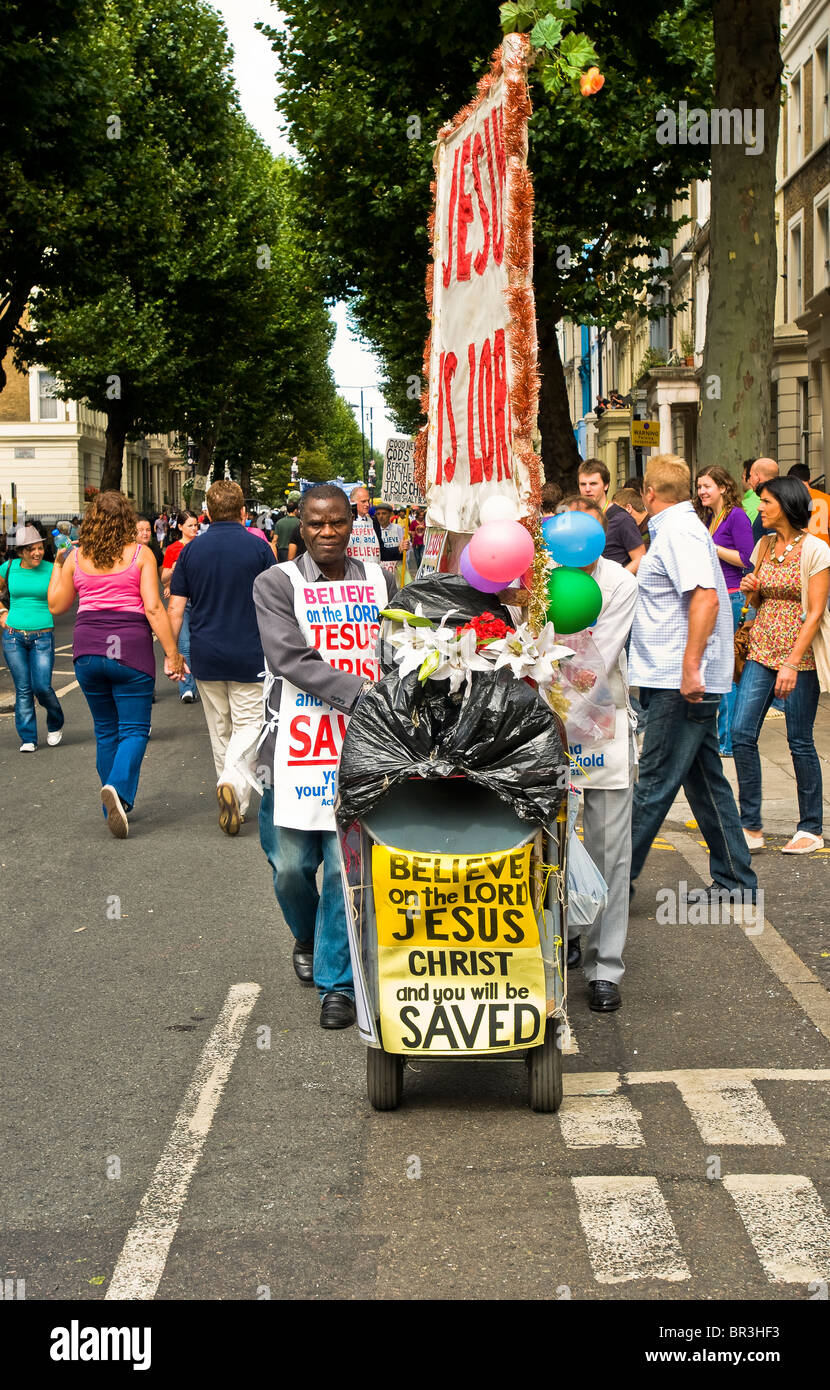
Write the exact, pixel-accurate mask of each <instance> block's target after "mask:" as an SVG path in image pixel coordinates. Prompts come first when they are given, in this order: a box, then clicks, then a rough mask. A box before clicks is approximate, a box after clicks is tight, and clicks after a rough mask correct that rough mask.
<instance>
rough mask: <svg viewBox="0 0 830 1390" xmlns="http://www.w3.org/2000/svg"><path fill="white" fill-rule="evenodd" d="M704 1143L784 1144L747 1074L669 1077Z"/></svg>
mask: <svg viewBox="0 0 830 1390" xmlns="http://www.w3.org/2000/svg"><path fill="white" fill-rule="evenodd" d="M672 1080H673V1081H674V1084H675V1085H676V1086H677V1089H678V1090H679V1092H680V1094H681V1096H682V1097H683V1099H684V1101H685V1102H686V1106H687V1108H688V1110H689V1112H690V1114H691V1116H692V1119H693V1120H694V1122H695V1124H696V1125H697V1127H698V1129H699V1130H700V1137H701V1139H702V1140H703V1142H704V1143H705V1144H783V1143H784V1136H783V1134H782V1133H781V1131H780V1129H779V1128H778V1126H777V1125H776V1123H775V1121H774V1120H773V1118H772V1115H771V1114H770V1113H769V1110H768V1109H767V1107H766V1106H765V1104H764V1102H763V1100H762V1099H761V1097H760V1095H759V1094H758V1092H757V1090H756V1089H755V1087H754V1085H753V1084H752V1082H751V1081H750V1080H749V1078H748V1077H745V1076H741V1077H733V1076H729V1074H728V1073H727V1075H726V1076H725V1077H724V1076H718V1075H707V1073H706V1072H705V1071H697V1072H695V1071H690V1072H678V1073H677V1074H676V1075H675V1076H673V1077H672Z"/></svg>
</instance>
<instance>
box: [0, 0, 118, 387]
mask: <svg viewBox="0 0 830 1390" xmlns="http://www.w3.org/2000/svg"><path fill="white" fill-rule="evenodd" d="M99 21H100V14H99V7H98V6H95V5H92V4H91V3H84V0H52V3H50V4H49V5H37V4H35V5H33V4H31V3H30V0H5V2H4V4H3V6H2V8H1V9H0V93H2V103H3V108H4V119H3V120H2V135H1V136H0V189H2V196H1V197H0V391H2V390H3V388H4V386H5V384H6V374H5V371H4V370H3V366H2V363H3V359H4V358H5V355H6V353H7V352H8V350H9V348H10V347H11V345H12V342H13V339H14V336H15V331H16V329H17V326H18V324H19V322H20V320H21V318H22V317H23V314H24V311H25V308H26V305H27V303H28V301H29V298H30V296H31V293H32V290H33V288H34V286H35V285H37V284H42V283H44V282H45V281H46V280H47V279H48V278H49V276H50V274H51V271H52V262H53V259H54V247H55V244H56V236H59V223H60V217H61V213H62V211H63V208H64V206H65V204H66V203H67V202H71V201H72V200H74V199H78V198H80V197H83V196H84V190H85V189H86V188H87V187H88V184H89V181H90V166H89V163H88V158H87V155H88V149H89V145H90V141H91V139H92V134H93V130H94V129H95V127H96V126H100V128H103V126H104V122H105V118H106V111H107V107H106V102H105V101H104V99H103V93H102V90H101V85H100V82H99V80H98V72H99V69H98V64H99V62H100V60H101V59H102V57H103V54H102V50H101V40H100V32H99V29H98V25H99Z"/></svg>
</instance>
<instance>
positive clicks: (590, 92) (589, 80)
mask: <svg viewBox="0 0 830 1390" xmlns="http://www.w3.org/2000/svg"><path fill="white" fill-rule="evenodd" d="M604 85H605V78H604V77H603V75H602V73H601V72H600V70H599V68H589V69H588V71H587V72H583V74H582V76H581V77H580V79H579V90H580V91H581V93H582V95H583V96H584V97H592V96H594V94H595V93H596V92H598V91H599V89H600V87H603V86H604Z"/></svg>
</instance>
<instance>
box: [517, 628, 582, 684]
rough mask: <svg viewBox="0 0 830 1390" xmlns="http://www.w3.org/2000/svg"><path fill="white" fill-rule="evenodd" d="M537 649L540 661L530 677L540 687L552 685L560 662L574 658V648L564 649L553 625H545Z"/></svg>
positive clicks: (538, 639)
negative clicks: (558, 640)
mask: <svg viewBox="0 0 830 1390" xmlns="http://www.w3.org/2000/svg"><path fill="white" fill-rule="evenodd" d="M536 649H537V651H538V653H539V656H538V660H537V661H536V664H535V666H534V667H533V670H532V671H529V672H528V675H529V676H530V677H531V678H532V679H533V680H535V682H536V684H537V685H539V686H546V685H550V684H551V683H552V682H553V679H554V675H555V671H556V666H557V664H558V662H560V661H564V660H565V659H566V658H567V657H569V656H573V654H574V652H573V648H572V647H563V646H562V645H561V644H560V643H559V642H557V641H556V630H555V628H554V626H553V623H545V626H544V627H543V628H542V631H541V632H540V633H539V636H538V637H537V638H536Z"/></svg>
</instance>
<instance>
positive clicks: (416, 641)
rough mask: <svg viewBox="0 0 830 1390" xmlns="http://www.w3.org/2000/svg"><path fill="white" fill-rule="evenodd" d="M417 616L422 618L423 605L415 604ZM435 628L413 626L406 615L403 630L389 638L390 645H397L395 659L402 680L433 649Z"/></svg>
mask: <svg viewBox="0 0 830 1390" xmlns="http://www.w3.org/2000/svg"><path fill="white" fill-rule="evenodd" d="M414 616H415V617H416V618H422V617H423V616H424V613H423V605H422V604H420V603H417V604H416V605H415V614H414ZM434 636H435V630H434V628H431V627H423V626H421V625H418V626H413V625H412V624H411V623H408V622H407V620H406V618H405V617H402V620H401V630H400V632H396V633H395V634H394V635H393V636H392V637H390V638H389V639H388V641H389V645H390V647H396V648H397V651H396V652H395V656H394V660H395V663H396V665H397V666H398V675H399V676H400V678H401V680H403V678H404V676H408V675H409V673H410V671H416V670H417V669H418V667H419V666H420V665H421V663H422V661H423V660H424V657H425V656H426V654H427V653H428V652H429V651H430V650H431V647H430V639H431V638H434Z"/></svg>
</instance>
